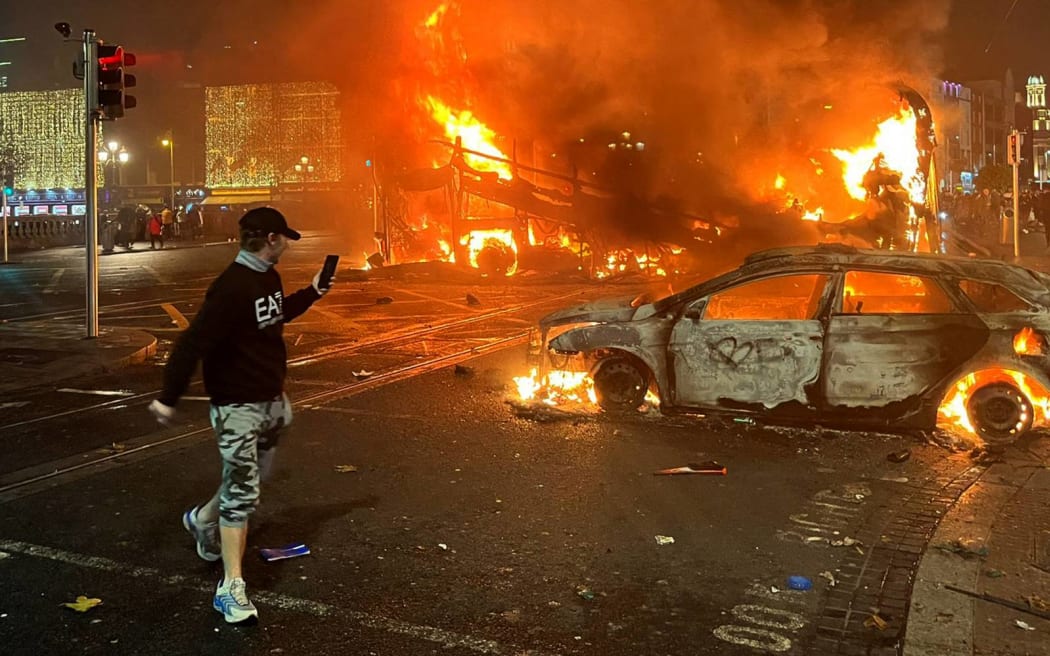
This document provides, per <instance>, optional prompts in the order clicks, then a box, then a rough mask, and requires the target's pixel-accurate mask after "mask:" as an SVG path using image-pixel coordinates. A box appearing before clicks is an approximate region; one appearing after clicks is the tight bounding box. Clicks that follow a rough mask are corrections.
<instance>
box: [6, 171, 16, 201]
mask: <svg viewBox="0 0 1050 656" xmlns="http://www.w3.org/2000/svg"><path fill="white" fill-rule="evenodd" d="M13 193H15V174H14V173H5V174H4V195H5V196H10V195H12V194H13Z"/></svg>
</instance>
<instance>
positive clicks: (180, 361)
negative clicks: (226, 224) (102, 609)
mask: <svg viewBox="0 0 1050 656" xmlns="http://www.w3.org/2000/svg"><path fill="white" fill-rule="evenodd" d="M239 225H240V235H241V251H240V253H238V254H237V258H236V259H235V260H234V261H233V263H231V264H230V265H229V267H227V268H226V270H225V271H223V273H222V274H221V275H219V277H218V278H216V279H215V281H214V282H213V283H212V285H211V287H210V288H209V289H208V292H207V294H206V295H205V297H204V303H203V305H202V306H201V309H200V311H199V312H198V313H197V316H195V317H194V318H193V321H192V322H191V323H190V325H189V327H188V328H187V329H186V331H185V332H183V333H182V335H181V336H180V337H179V339H178V341H177V342H176V344H175V348H174V349H173V350H172V353H171V357H170V358H169V359H168V364H167V365H166V367H165V369H164V389H163V391H162V392H161V395H160V397H159V398H157V399H156V400H154V401H153V402H152V403H151V404H150V411H151V412H152V413H153V415H154V416H155V417H156V418H157V420H158V421H159V422H160V423H162V424H164V425H169V424H171V423H172V421H173V420H174V418H175V406H176V404H177V403H178V400H179V397H181V396H182V394H183V393H184V392H185V391H186V388H187V386H188V385H189V382H190V377H191V376H192V375H193V372H194V370H195V369H196V366H197V361H198V360H202V361H203V363H204V364H203V368H204V388H205V390H206V391H207V393H208V396H209V397H210V399H211V412H210V416H211V423H212V427H213V428H214V429H215V436H216V439H217V440H218V446H219V453H220V455H221V457H222V483H221V485H220V486H219V489H218V491H217V492H216V493H215V495H214V496H213V497H212V498H211V500H209V501H208V502H207V503H205V504H203V505H200V506H196V507H194V508H192V509H191V510H188V511H186V512H185V513H184V514H183V517H182V523H183V526H184V527H185V528H186V530H187V531H189V532H190V534H191V535H192V536H193V538H194V540H195V542H196V544H197V555H199V556H200V557H201V558H203V559H204V560H207V561H211V562H214V561H217V560H219V559H220V558H221V559H222V561H223V578H222V580H221V581H220V582H219V585H218V587H217V588H216V589H215V597H214V598H213V600H212V606H213V607H214V608H215V610H217V611H219V612H220V613H222V614H223V616H224V617H225V619H226V621H227V622H229V623H231V624H232V623H236V622H242V621H245V620H249V619H255V618H258V616H259V613H258V610H257V609H256V608H255V605H254V604H252V602H251V601H250V600H249V599H248V595H247V590H246V586H245V582H244V577H243V574H242V569H241V564H242V560H243V558H244V549H245V545H246V542H247V533H248V518H249V516H250V515H251V514H252V512H253V511H254V510H255V507H256V505H257V504H258V500H259V483H260V479H262V478H265V477H266V476H267V474H268V473H269V471H270V469H271V468H272V466H273V457H274V452H275V449H276V447H277V441H278V437H279V435H280V433H281V432H282V430H283V429H284V428H285V427H287V426H288V424H289V423H290V422H291V419H292V412H291V404H290V403H289V401H288V397H287V396H286V395H285V394H284V378H285V373H286V371H287V350H286V348H285V344H284V337H283V330H284V324H285V323H287V322H289V321H292V320H293V319H295V318H296V317H298V316H299V315H301V314H303V313H304V312H306V310H307V309H308V308H309V307H310V305H312V304H313V303H314V301H316V300H318V299H319V298H321V297H322V296H323V295H324V294H326V293H327V292H328V290H329V288H330V285H331V283H330V282H329V283H328V285H327V286H324V287H322V286H321V282H322V281H321V279H320V278H321V273H320V272H318V273H317V275H315V276H314V279H313V282H312V283H311V284H310V285H308V286H306V287H304V288H303V289H300V290H299V291H297V292H295V293H293V294H291V295H289V296H284V292H283V290H282V287H281V277H280V276H279V275H278V273H277V271H276V270H275V269H274V265H275V264H277V261H278V259H279V258H280V256H281V254H282V253H284V251H285V249H286V248H287V247H288V243H289V240H293V241H294V240H298V239H299V237H300V235H299V233H298V232H296V231H295V230H292V229H291V228H289V227H288V223H287V222H286V221H285V218H284V216H283V215H282V214H281V213H280V212H278V211H277V210H275V209H273V208H272V207H260V208H256V209H253V210H250V211H249V212H247V213H246V214H245V215H244V216H242V217H241V220H240V222H239ZM333 280H334V278H333Z"/></svg>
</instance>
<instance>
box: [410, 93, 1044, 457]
mask: <svg viewBox="0 0 1050 656" xmlns="http://www.w3.org/2000/svg"><path fill="white" fill-rule="evenodd" d="M901 97H902V99H903V100H904V106H905V107H907V108H908V109H909V113H910V117H909V119H910V121H911V123H909V124H908V125H909V129H910V130H912V132H911V134H913V135H915V136H914V137H913V142H912V143H913V144H917V146H915V147H914V148H913V151H912V152H913V153H917V155H918V159H917V161H916V165H915V167H914V169H915V170H914V171H913V172H912V174H911V175H910V178H911V183H912V184H911V188H909V186H908V185H905V183H904V178H905V177H906V176H905V175H904V174H902V173H900V172H898V171H896V170H894V169H892V168H890V164H888V163H887V161H886V157H885V155H884V154H883V152H882V149H881V148H876V151H877V152H876V154H875V155H874V157H873V158H872V159H871V161H870V162H867V170H866V171H865V172H864V175H863V176H861V178H860V184H861V186H862V187H863V193H864V198H865V201H866V207H867V208H868V210H867V211H865V213H864V214H862V215H859V216H856V217H853V218H852V219H850V220H848V221H844V222H842V223H839V224H830V223H825V222H824V221H823V220H822V219H823V217H821V216H818V217H817V220H816V221H813V220H812V219H810V220H808V221H807V219H809V217H805V216H800V215H799V214H798V212H797V205H798V203H797V200H796V201H794V202H793V203H792V204H790V205H788V206H787V207H786V208H784V209H783V210H782V211H780V212H779V213H778V220H781V221H794V222H796V223H797V224H798V225H806V224H808V225H815V227H816V230H817V231H818V232H820V233H823V234H824V235H825V236H832V237H838V238H839V242H838V243H824V244H820V245H817V246H809V247H805V246H796V247H789V248H780V249H773V250H767V251H760V252H757V253H753V254H751V255H750V256H748V257H747V258H746V260H745V262H744V264H743V266H741V267H739V268H737V269H735V270H732V271H731V272H729V273H727V274H724V275H720V276H717V277H715V278H713V279H711V280H708V281H706V282H702V283H700V284H698V285H695V286H692V287H690V288H688V289H686V290H685V291H681V292H678V293H674V294H671V295H669V296H667V297H665V298H661V299H658V300H652V299H648V298H636V299H622V300H611V301H597V302H594V303H590V304H586V305H583V306H580V307H574V308H568V309H565V310H562V311H558V312H555V313H553V314H550V315H549V316H547V317H545V318H544V319H543V320H542V321H541V322H540V326H539V331H538V335H539V338H538V340H537V341H536V342H535V344H534V345H533V346H534V348H533V352H532V354H531V357H532V359H533V360H534V364H535V368H534V369H533V371H532V373H531V375H529V376H526V377H522V378H520V379H518V381H517V387H518V390H519V398H518V402H519V403H523V404H526V405H525V406H522V407H527V404H529V403H539V404H544V405H547V406H563V407H564V406H565V404H566V402H575V403H583V404H585V405H591V406H593V407H599V408H601V409H603V410H605V411H607V412H625V411H633V410H636V409H638V408H639V407H641V406H643V404H648V405H650V406H657V405H658V406H659V408H660V410H661V412H664V413H703V414H705V415H711V414H718V413H724V414H731V415H733V416H736V417H748V418H751V417H753V418H756V419H760V420H764V421H772V422H779V423H788V424H801V425H821V426H828V427H838V428H847V429H870V430H890V431H911V430H923V431H927V430H931V429H934V428H935V427H937V426H941V427H949V428H951V429H953V430H958V431H960V432H963V433H968V434H970V435H975V436H978V437H980V438H982V439H983V440H985V441H988V442H1009V441H1013V440H1015V439H1016V438H1018V437H1020V436H1021V435H1023V434H1024V433H1026V432H1028V431H1029V430H1030V429H1032V428H1033V427H1035V426H1038V425H1041V424H1043V423H1045V422H1046V421H1047V419H1048V417H1050V400H1048V398H1047V397H1048V393H1047V390H1048V389H1050V362H1048V360H1047V354H1046V351H1047V349H1046V339H1047V338H1046V336H1047V335H1050V293H1048V292H1047V283H1048V282H1050V278H1048V277H1047V276H1045V275H1044V274H1041V273H1037V272H1034V271H1030V270H1027V269H1024V268H1021V267H1016V266H1010V265H1007V264H1004V263H1002V262H999V261H996V260H991V259H977V258H974V257H954V256H951V255H948V254H946V252H950V251H953V250H954V251H956V252H958V251H959V250H962V251H963V252H966V251H968V250H970V248H969V246H971V245H970V244H967V243H965V240H964V238H963V237H962V236H960V235H954V233H953V232H952V231H951V230H950V229H949V228H948V227H947V226H944V225H941V223H940V221H939V216H938V212H937V211H936V197H935V195H933V194H930V193H929V190H928V189H927V186H926V181H927V180H928V179H930V174H931V173H932V166H933V161H932V156H931V151H932V148H933V145H934V141H933V137H932V119H931V118H930V117H929V110H928V108H927V107H925V105H922V106H921V108H920V111H918V112H915V111H914V109H913V107H914V105H915V104H917V103H918V102H921V99H918V98H917V96H916V95H913V94H912V95H908V96H907V97H905V95H904V94H902V96H901ZM449 145H450V146H451V147H452V148H453V156H452V159H451V161H450V162H449V164H448V165H447V166H445V167H439V168H437V169H429V170H426V171H418V172H414V173H413V174H412V175H410V176H407V177H402V178H401V180H400V181H399V183H400V185H401V189H402V191H404V190H405V189H417V190H426V189H432V188H440V187H446V186H447V188H448V193H449V195H450V196H451V197H455V196H457V195H459V196H460V199H459V200H454V201H453V202H451V203H450V206H451V207H452V208H453V209H454V210H457V209H458V211H459V212H460V213H461V216H460V217H459V218H460V221H459V225H460V226H461V227H462V230H463V232H464V236H463V237H462V238H461V239H458V240H457V241H458V243H459V244H460V245H461V246H462V247H463V248H461V249H457V248H455V247H450V248H448V251H447V255H448V258H447V259H448V260H451V261H455V260H456V258H457V255H459V256H460V257H464V255H465V256H466V258H468V261H469V263H470V265H471V266H473V267H475V268H478V269H481V270H483V271H485V272H486V273H488V274H492V275H510V274H513V273H515V271H516V270H517V265H518V255H519V251H518V248H517V245H516V244H517V241H516V239H515V233H516V231H517V232H525V233H527V235H528V241H529V244H530V246H535V245H537V240H536V237H535V235H536V233H537V232H538V231H539V230H538V229H540V228H543V229H545V230H547V231H548V232H549V231H550V227H549V226H550V225H554V226H556V232H555V234H560V235H561V236H560V239H559V241H560V244H555V246H558V245H560V246H561V248H562V250H563V251H565V252H567V253H569V254H570V255H573V256H578V257H579V259H580V261H582V260H583V259H584V248H585V244H586V246H589V248H590V252H589V253H588V255H589V261H590V263H591V267H592V268H591V274H592V276H594V277H598V278H601V277H603V276H608V275H610V274H615V273H617V272H622V271H624V270H625V269H627V266H626V265H625V264H624V263H625V261H628V260H631V259H634V260H635V261H636V262H637V264H638V266H637V269H636V270H637V271H641V272H645V273H648V274H650V275H654V274H655V275H661V274H664V275H666V271H665V270H664V269H663V267H664V266H678V265H679V264H680V263H681V262H688V259H687V258H688V257H693V258H694V261H695V259H696V258H699V259H703V255H704V254H705V253H709V252H710V251H711V250H713V249H725V248H726V247H727V245H728V244H731V242H732V239H733V235H734V233H733V231H732V230H731V229H727V228H725V227H724V226H717V225H714V222H709V221H704V220H703V219H696V220H695V221H694V223H693V227H694V232H693V235H692V238H693V240H694V241H695V242H698V243H699V246H697V245H695V244H694V245H691V247H690V248H689V249H684V248H677V247H676V246H675V245H674V244H671V243H666V242H665V243H663V244H659V245H658V247H657V248H656V249H655V252H656V253H658V254H659V255H657V256H655V257H653V256H651V253H653V252H654V249H653V248H651V247H649V248H646V250H645V251H644V253H643V254H642V255H641V256H638V254H637V251H638V250H639V249H637V248H631V247H630V246H624V245H613V246H610V245H609V242H608V241H605V240H603V239H602V238H601V237H599V236H597V235H598V234H599V233H600V230H597V229H596V228H595V226H593V225H587V224H586V223H585V222H586V219H587V217H594V216H597V215H600V214H602V212H603V211H606V210H608V208H609V203H610V202H611V201H610V200H609V199H608V198H602V197H600V196H594V195H591V194H587V193H580V192H581V189H579V188H582V187H585V186H587V185H586V183H579V182H576V183H575V184H576V186H577V187H579V188H577V189H575V190H574V192H575V193H571V194H560V193H559V192H557V191H556V190H550V189H542V188H539V187H537V186H536V185H534V184H532V183H529V182H527V181H525V180H523V179H522V178H521V177H520V174H521V172H522V169H528V167H518V166H516V165H514V163H513V161H512V160H511V161H510V163H509V166H510V169H509V171H510V174H509V175H506V176H501V175H499V174H498V173H497V172H485V171H481V170H478V169H476V168H475V167H474V166H473V165H472V164H471V163H470V162H468V161H467V157H468V156H474V157H476V158H480V159H479V161H480V160H484V159H491V158H487V157H486V156H485V155H484V154H483V153H481V152H478V151H471V150H470V149H465V148H464V147H463V146H462V144H461V143H455V144H449ZM876 145H877V146H878V144H876ZM868 156H870V153H864V154H863V157H868ZM912 157H914V155H912ZM862 161H863V160H862ZM502 163H503V164H507V162H502ZM470 198H481V199H483V200H484V201H485V202H489V203H497V204H500V205H503V206H506V207H512V208H515V216H514V219H513V220H512V221H511V224H510V227H508V228H506V229H505V230H501V229H500V227H499V225H498V222H496V221H492V220H489V221H487V222H486V221H484V220H479V219H477V218H476V217H472V216H471V211H470V209H469V207H470V200H469V199H470ZM872 208H873V209H872ZM636 209H638V210H639V211H642V210H644V211H646V212H648V213H649V215H650V216H651V217H653V218H654V220H655V218H656V217H658V216H660V214H661V213H662V212H663V210H661V209H660V208H654V207H644V208H636ZM581 217H583V222H582V223H581ZM680 217H681V215H679V218H680ZM693 218H695V217H693ZM453 224H455V222H453ZM515 225H516V226H517V228H515ZM477 226H483V227H481V228H479V227H477ZM400 227H402V228H405V226H403V225H402V226H400ZM401 233H402V234H406V233H410V234H412V238H413V239H417V240H418V238H419V237H420V234H421V233H420V232H419V231H412V230H405V229H403V230H401ZM567 234H571V235H572V238H566V235H567ZM801 234H802V235H804V236H808V235H809V234H811V233H807V232H805V231H801ZM477 235H481V238H480V239H478V238H476V237H477ZM584 235H587V237H584ZM843 236H845V237H846V239H843V238H842V237H843ZM953 237H957V239H954V240H953ZM455 238H456V235H455V234H453V239H455ZM847 241H848V242H852V243H854V244H860V245H861V246H865V245H866V246H869V248H858V247H855V246H853V245H850V244H847V243H844V242H847ZM541 244H542V241H541ZM547 245H549V242H548V243H547ZM599 245H600V247H599ZM573 246H575V249H576V250H575V252H574V250H573ZM871 246H875V247H879V248H877V249H872V248H870V247H871ZM960 246H962V248H961V249H960ZM920 250H925V251H933V252H927V253H919V252H917V251H920ZM464 251H466V252H464ZM599 251H600V253H601V255H598V252H599ZM683 251H687V252H686V253H685V255H684V256H682V257H680V258H678V259H677V260H674V259H673V258H672V257H667V256H668V255H672V256H674V255H680V254H682V252H683ZM672 262H674V264H672ZM596 263H597V264H596ZM749 420H750V419H749Z"/></svg>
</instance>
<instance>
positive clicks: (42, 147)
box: [0, 89, 103, 189]
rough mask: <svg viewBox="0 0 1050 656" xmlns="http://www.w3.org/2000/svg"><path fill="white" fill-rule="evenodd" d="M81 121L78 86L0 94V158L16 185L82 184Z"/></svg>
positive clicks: (64, 186)
mask: <svg viewBox="0 0 1050 656" xmlns="http://www.w3.org/2000/svg"><path fill="white" fill-rule="evenodd" d="M84 123H85V120H84V92H83V91H82V90H80V89H63V90H60V91H26V92H16V93H13V92H7V93H0V158H2V159H4V160H9V161H11V162H12V163H13V165H14V169H15V172H16V175H15V185H16V187H17V188H18V189H72V188H83V186H84ZM99 184H100V185H101V184H103V180H102V179H101V177H100V178H99Z"/></svg>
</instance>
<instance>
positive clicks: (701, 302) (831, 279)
mask: <svg viewBox="0 0 1050 656" xmlns="http://www.w3.org/2000/svg"><path fill="white" fill-rule="evenodd" d="M788 276H824V277H826V278H827V281H826V282H825V283H824V292H823V294H821V298H820V303H819V306H818V308H817V314H816V316H815V317H813V318H811V319H708V318H707V317H706V314H707V307H708V303H709V302H710V300H711V297H712V296H715V295H717V294H721V293H723V292H727V291H729V290H731V289H735V288H736V287H742V286H744V285H749V284H751V283H754V282H759V281H762V280H768V279H772V278H786V277H788ZM840 280H841V275H839V272H838V271H833V270H819V269H804V270H797V271H778V272H775V273H769V272H763V273H760V274H757V275H754V276H749V277H747V278H745V279H742V280H734V281H733V282H732V283H730V284H727V285H726V286H724V287H719V288H718V289H713V290H711V291H710V292H708V293H707V294H705V295H703V296H701V297H699V298H694V299H692V300H689V301H684V302H683V303H682V306H681V310H680V311H679V312H678V319H679V320H681V319H683V318H686V315H687V314H689V312H690V310H693V309H695V308H698V310H699V316H698V317H697V318H696V319H695V321H696V322H697V323H700V322H704V321H823V320H824V319H825V318H826V317H827V316H828V314H829V311H828V306H829V303H828V295H829V293H831V292H829V290H831V289H834V288H835V287H836V285H837V284H838V282H839V281H840Z"/></svg>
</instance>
